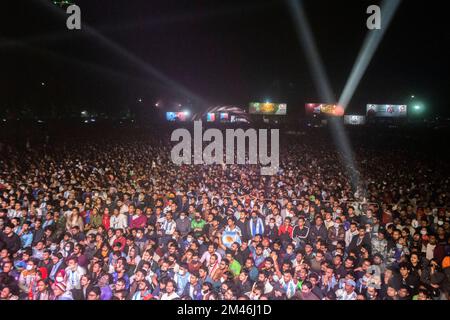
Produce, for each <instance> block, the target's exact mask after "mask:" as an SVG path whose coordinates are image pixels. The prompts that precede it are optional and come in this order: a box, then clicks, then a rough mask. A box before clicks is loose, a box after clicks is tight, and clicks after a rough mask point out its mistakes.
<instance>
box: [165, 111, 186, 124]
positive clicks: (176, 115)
mask: <svg viewBox="0 0 450 320" xmlns="http://www.w3.org/2000/svg"><path fill="white" fill-rule="evenodd" d="M166 120H167V121H175V122H176V121H187V120H188V113H187V112H166Z"/></svg>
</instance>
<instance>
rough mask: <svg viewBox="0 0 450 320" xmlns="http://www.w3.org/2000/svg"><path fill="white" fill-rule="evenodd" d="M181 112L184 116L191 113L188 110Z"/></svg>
mask: <svg viewBox="0 0 450 320" xmlns="http://www.w3.org/2000/svg"><path fill="white" fill-rule="evenodd" d="M183 113H184V115H185V116H188V115H190V114H191V113H190V112H189V110H184V111H183Z"/></svg>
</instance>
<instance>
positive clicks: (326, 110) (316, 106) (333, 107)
mask: <svg viewBox="0 0 450 320" xmlns="http://www.w3.org/2000/svg"><path fill="white" fill-rule="evenodd" d="M305 111H306V114H307V115H309V116H311V115H314V114H316V115H319V114H321V115H327V116H335V117H342V116H343V115H344V108H343V107H341V106H340V105H337V104H329V103H307V104H306V105H305Z"/></svg>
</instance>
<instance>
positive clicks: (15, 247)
mask: <svg viewBox="0 0 450 320" xmlns="http://www.w3.org/2000/svg"><path fill="white" fill-rule="evenodd" d="M0 242H3V243H4V245H5V247H6V249H8V251H9V252H11V254H14V253H16V252H17V251H19V249H20V245H21V242H20V238H19V236H18V235H17V234H15V233H13V235H12V236H10V237H8V236H7V235H6V234H5V233H3V232H2V233H1V234H0Z"/></svg>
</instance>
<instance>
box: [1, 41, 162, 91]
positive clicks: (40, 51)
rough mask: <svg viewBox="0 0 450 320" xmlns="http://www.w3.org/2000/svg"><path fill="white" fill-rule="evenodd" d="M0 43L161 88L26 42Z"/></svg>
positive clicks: (146, 85) (122, 73)
mask: <svg viewBox="0 0 450 320" xmlns="http://www.w3.org/2000/svg"><path fill="white" fill-rule="evenodd" d="M0 42H2V43H8V44H9V46H8V47H10V48H11V49H13V50H14V49H17V48H25V49H27V50H29V51H33V52H34V53H36V54H38V55H40V56H42V57H43V58H44V59H49V58H50V59H57V60H60V61H62V62H64V63H69V64H72V65H75V66H79V67H81V68H85V69H86V70H88V71H92V72H101V73H104V74H105V75H108V76H110V77H115V78H119V79H121V80H123V81H127V82H129V81H133V82H136V84H138V85H141V86H143V87H149V86H150V87H161V88H162V86H161V85H158V84H154V83H149V82H148V80H146V79H144V78H141V77H136V76H131V75H129V74H127V73H124V72H120V71H117V70H114V69H111V68H108V67H105V66H102V65H99V64H97V63H91V62H87V61H84V60H81V59H74V58H69V57H68V56H65V55H62V54H60V53H57V52H55V51H53V50H48V49H43V48H40V47H37V46H32V45H30V44H28V43H27V42H23V41H18V40H12V39H5V38H2V37H0Z"/></svg>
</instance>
